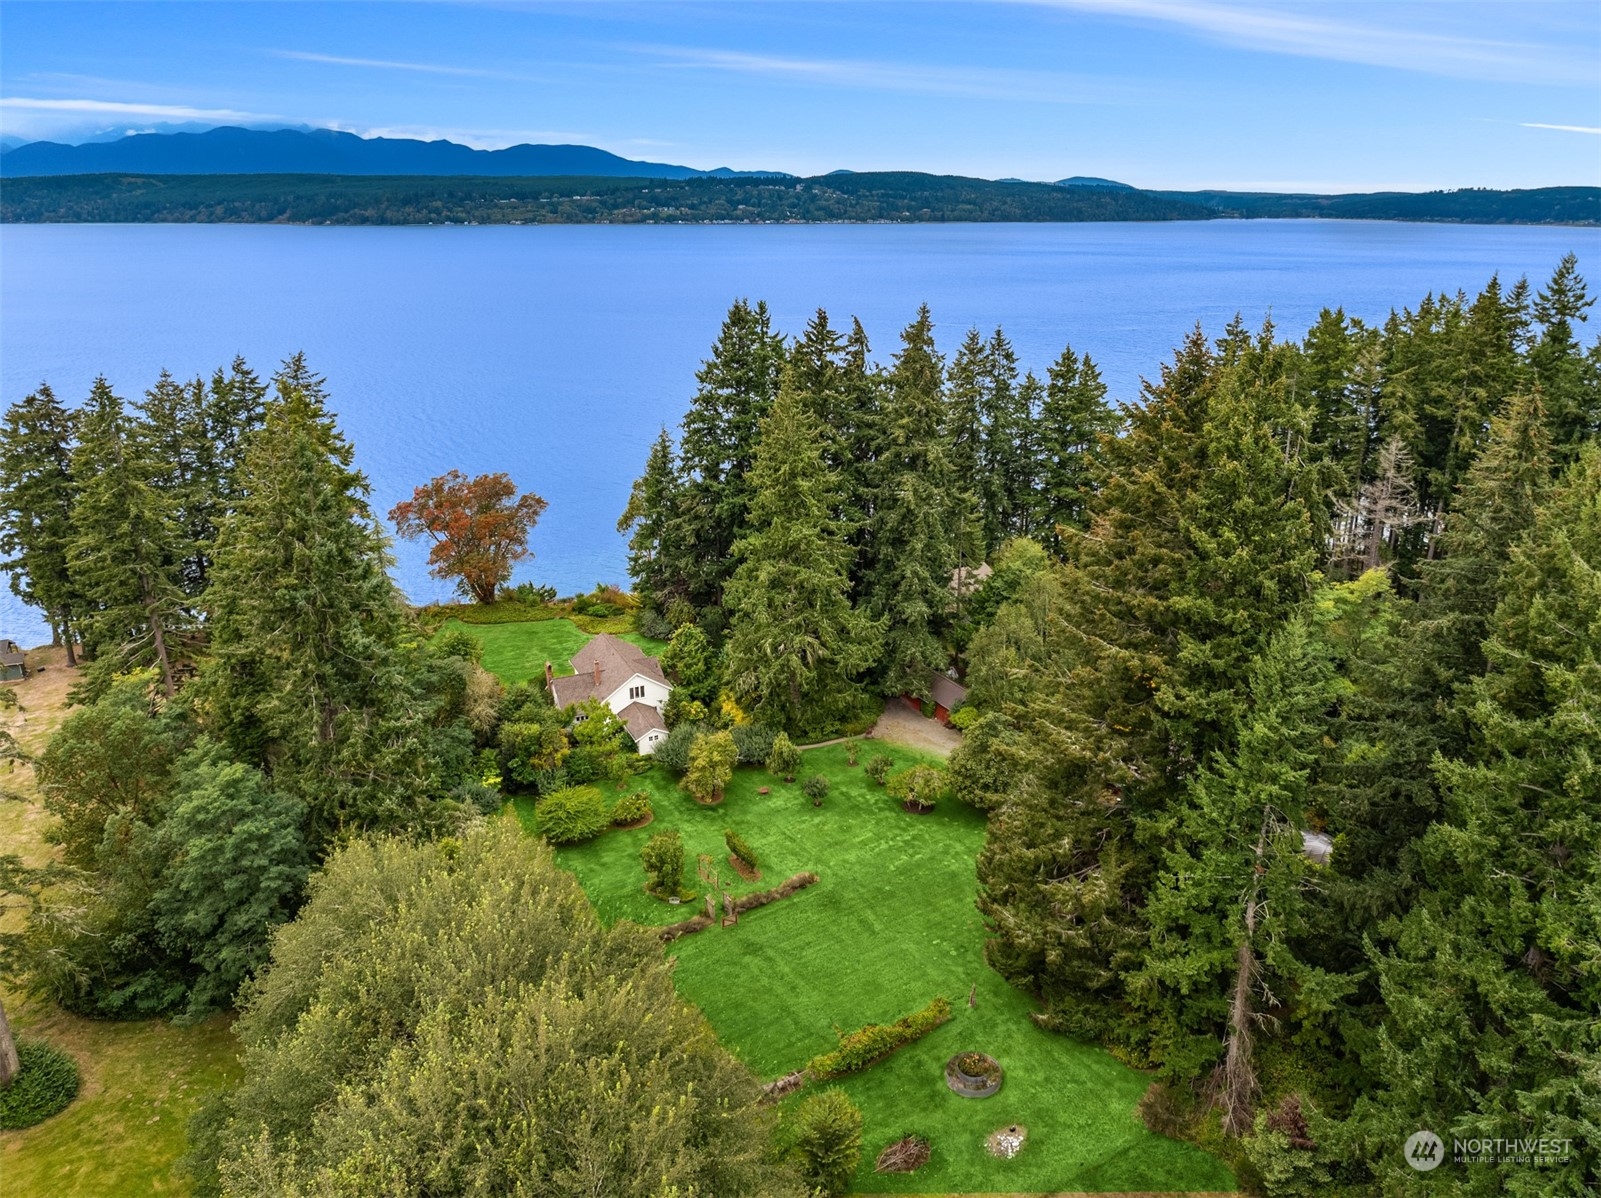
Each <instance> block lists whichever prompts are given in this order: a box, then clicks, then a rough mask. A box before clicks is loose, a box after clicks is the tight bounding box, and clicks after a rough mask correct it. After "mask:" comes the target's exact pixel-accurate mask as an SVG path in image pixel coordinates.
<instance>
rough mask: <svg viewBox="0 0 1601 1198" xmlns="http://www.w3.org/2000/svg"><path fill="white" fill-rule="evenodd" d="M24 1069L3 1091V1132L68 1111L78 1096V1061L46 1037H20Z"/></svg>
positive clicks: (0, 1114)
mask: <svg viewBox="0 0 1601 1198" xmlns="http://www.w3.org/2000/svg"><path fill="white" fill-rule="evenodd" d="M17 1060H18V1061H19V1062H20V1063H21V1066H22V1068H21V1069H20V1070H19V1071H18V1073H17V1076H16V1077H15V1078H14V1079H13V1080H12V1082H11V1084H10V1085H9V1086H7V1087H6V1088H5V1089H4V1090H0V1131H17V1130H19V1129H21V1128H24V1127H32V1126H33V1125H34V1124H35V1123H43V1122H44V1121H45V1120H46V1119H48V1118H50V1116H51V1115H54V1114H57V1113H58V1112H60V1111H64V1110H66V1109H67V1107H68V1106H69V1105H70V1104H71V1102H72V1100H73V1099H74V1098H76V1097H77V1096H78V1062H77V1061H75V1060H73V1058H72V1056H71V1055H70V1054H68V1053H65V1052H63V1051H61V1049H59V1048H56V1047H55V1046H54V1045H51V1044H47V1043H45V1042H44V1041H43V1040H18V1041H17Z"/></svg>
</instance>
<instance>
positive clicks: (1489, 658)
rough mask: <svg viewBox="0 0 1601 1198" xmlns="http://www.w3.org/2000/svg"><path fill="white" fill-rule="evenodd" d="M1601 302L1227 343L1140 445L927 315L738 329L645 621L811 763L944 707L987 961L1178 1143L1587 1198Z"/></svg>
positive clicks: (700, 430) (652, 463)
mask: <svg viewBox="0 0 1601 1198" xmlns="http://www.w3.org/2000/svg"><path fill="white" fill-rule="evenodd" d="M1593 302H1594V301H1593V299H1592V297H1590V296H1589V294H1588V293H1587V291H1586V288H1585V285H1584V283H1583V281H1582V279H1580V278H1579V276H1578V274H1577V270H1576V264H1575V261H1574V260H1573V259H1572V258H1571V257H1570V258H1568V259H1567V260H1565V261H1564V262H1563V263H1562V264H1561V265H1560V267H1559V268H1558V269H1557V271H1556V272H1555V274H1554V275H1553V276H1552V278H1551V279H1550V280H1549V282H1548V283H1547V284H1546V285H1545V286H1543V287H1541V288H1539V289H1537V290H1536V289H1534V288H1531V287H1530V286H1529V285H1528V284H1527V283H1526V282H1524V281H1521V280H1520V281H1518V282H1517V283H1516V284H1515V285H1513V286H1511V287H1507V288H1503V286H1502V285H1501V284H1500V282H1499V281H1498V280H1494V279H1492V280H1491V281H1490V283H1489V285H1488V286H1487V287H1486V288H1485V289H1484V290H1483V291H1482V292H1481V293H1480V294H1479V295H1477V296H1476V297H1471V298H1470V297H1467V296H1462V295H1458V296H1443V295H1438V296H1428V297H1425V298H1424V299H1423V300H1422V301H1421V302H1420V303H1419V304H1418V305H1417V307H1416V308H1414V309H1409V310H1405V311H1401V312H1396V313H1393V314H1392V315H1391V316H1390V317H1389V318H1388V319H1387V320H1386V321H1384V322H1383V323H1382V324H1378V325H1374V326H1369V325H1366V324H1364V323H1363V322H1360V321H1357V320H1354V319H1350V318H1348V317H1346V316H1345V315H1344V314H1343V313H1341V312H1339V311H1338V310H1326V311H1325V312H1324V313H1323V315H1322V316H1321V317H1320V319H1319V320H1318V322H1317V323H1316V324H1315V325H1314V326H1313V328H1312V329H1310V330H1309V331H1308V332H1307V334H1306V335H1305V337H1304V339H1302V340H1300V341H1294V340H1284V339H1283V338H1282V337H1281V336H1280V335H1279V333H1278V332H1277V330H1275V329H1274V328H1273V327H1272V326H1271V324H1267V325H1264V326H1262V327H1261V328H1260V329H1259V330H1254V331H1253V330H1252V329H1251V328H1249V327H1248V326H1247V325H1245V324H1244V323H1243V321H1240V320H1238V319H1237V320H1236V321H1235V322H1234V323H1233V324H1231V325H1230V326H1229V328H1228V329H1227V330H1225V331H1224V333H1223V335H1222V336H1221V337H1220V338H1218V339H1217V340H1215V341H1214V340H1211V339H1209V338H1208V337H1207V336H1206V335H1205V334H1204V333H1203V332H1202V331H1201V330H1200V329H1197V330H1196V331H1195V332H1194V333H1193V334H1192V335H1191V336H1190V337H1189V338H1188V339H1187V340H1186V341H1185V343H1184V344H1183V346H1181V347H1180V348H1179V349H1178V351H1177V352H1176V354H1175V356H1174V358H1173V360H1172V361H1171V362H1169V363H1167V364H1165V365H1163V367H1162V369H1161V371H1160V373H1159V375H1158V376H1157V377H1156V378H1155V379H1153V380H1151V381H1150V382H1148V383H1147V384H1146V387H1145V390H1144V393H1143V395H1142V396H1141V401H1140V403H1139V404H1137V405H1134V406H1131V407H1129V408H1127V409H1125V410H1122V411H1114V410H1111V409H1109V408H1108V406H1107V404H1106V400H1105V388H1104V387H1103V386H1102V385H1101V384H1100V382H1099V378H1098V373H1097V371H1096V368H1095V366H1094V363H1093V362H1092V361H1091V360H1090V359H1089V358H1088V357H1087V356H1082V355H1080V354H1078V353H1076V352H1075V351H1074V350H1073V349H1072V348H1068V349H1065V350H1064V351H1063V353H1062V355H1061V357H1060V358H1059V359H1058V360H1057V361H1056V362H1055V363H1053V364H1052V365H1051V366H1050V368H1049V369H1048V370H1047V371H1046V372H1045V377H1044V378H1043V379H1042V378H1040V377H1038V376H1036V375H1035V374H1033V373H1031V372H1027V371H1024V370H1022V369H1021V367H1020V366H1019V364H1018V362H1017V361H1016V357H1015V355H1014V353H1013V352H1012V350H1011V347H1010V344H1009V343H1008V341H1007V339H1006V337H1005V335H1004V333H1003V332H1001V331H1000V330H996V331H995V332H994V333H993V334H991V335H989V336H985V335H982V334H980V333H979V332H978V331H977V330H974V331H972V332H970V333H969V334H968V335H967V337H966V339H965V340H964V341H963V342H962V344H961V346H960V348H959V349H958V351H957V352H956V354H955V355H954V356H953V357H952V358H951V359H949V361H947V360H946V359H945V358H944V357H943V356H942V355H941V354H940V353H939V351H938V349H937V348H936V346H935V344H934V340H933V336H932V320H931V317H930V314H929V313H928V311H927V310H926V309H924V310H923V311H922V312H920V313H919V314H918V316H917V318H916V319H915V320H914V321H913V322H912V323H911V324H910V325H908V326H907V327H906V329H905V330H904V331H903V332H902V334H901V337H900V344H899V345H898V346H897V347H896V351H895V353H894V355H893V358H892V359H891V361H890V363H889V364H888V365H887V366H878V365H876V364H875V363H874V361H873V359H872V358H871V356H870V351H869V347H868V345H867V341H866V338H865V336H864V334H863V333H862V330H861V327H860V325H859V324H855V325H853V326H852V327H851V329H850V330H849V331H848V332H845V333H841V332H839V331H837V330H835V329H834V328H833V327H832V326H831V325H830V323H829V320H828V317H827V315H826V314H824V313H822V312H819V313H818V315H817V317H816V318H815V319H814V320H813V321H812V322H811V324H809V325H808V327H807V328H806V330H805V331H804V332H803V333H802V334H801V335H800V336H798V337H797V338H796V339H795V340H794V341H793V343H792V344H791V343H787V342H786V340H785V339H784V338H783V337H781V336H780V335H779V334H778V333H776V332H775V331H774V330H772V329H771V327H770V322H769V319H768V316H767V313H766V310H765V308H763V307H762V306H761V305H759V304H758V305H755V306H751V305H748V304H745V303H743V302H742V303H740V304H736V305H735V307H734V308H733V309H732V310H731V311H730V313H729V316H728V320H727V322H726V323H725V325H724V328H723V332H722V335H721V336H720V338H719V340H718V342H717V343H716V345H715V346H714V349H713V354H712V357H711V358H710V359H709V360H708V361H707V363H706V365H705V367H704V368H703V370H702V372H701V375H700V382H701V387H700V390H699V392H698V394H697V395H696V397H695V399H694V401H693V402H692V404H691V406H690V409H689V411H688V413H687V415H686V416H685V418H684V422H683V426H682V429H681V432H680V434H679V436H678V437H677V438H676V439H674V438H672V437H670V436H669V435H668V434H667V433H666V431H665V430H664V431H663V433H662V435H661V437H660V439H659V440H658V441H657V443H656V445H655V447H654V448H653V449H652V451H651V453H650V456H649V460H648V462H647V464H646V469H645V472H644V474H643V475H642V476H641V478H640V480H639V481H638V483H637V484H636V486H635V490H634V495H633V500H632V502H631V503H630V505H629V508H628V510H627V512H626V513H625V515H624V519H623V521H622V523H621V525H620V527H621V528H623V529H624V530H627V531H630V532H631V534H632V541H631V558H630V563H631V571H632V573H633V577H634V580H635V587H636V593H637V594H638V595H639V596H640V598H641V599H642V600H643V601H644V602H645V603H646V604H647V605H652V606H653V607H654V608H655V609H656V610H657V611H658V612H660V613H662V616H663V619H664V623H665V624H666V625H669V626H671V625H675V624H676V625H679V631H678V632H677V633H675V634H674V637H675V642H676V641H678V640H679V639H680V638H691V637H692V638H693V639H694V640H695V642H696V644H697V645H700V646H703V647H704V646H708V645H709V646H711V648H712V651H713V653H714V654H717V655H719V656H720V658H721V663H722V665H721V670H720V671H718V672H717V673H719V675H720V678H721V682H722V684H723V686H724V687H726V689H727V691H728V692H729V693H730V694H731V696H732V697H733V699H734V700H735V701H736V702H737V703H738V704H740V705H741V707H742V708H743V709H745V710H750V711H754V712H756V713H758V715H759V717H760V718H764V719H768V720H770V721H772V722H774V723H775V724H779V725H782V726H785V727H789V728H796V727H799V728H800V729H801V730H803V731H804V730H812V731H815V730H816V725H814V726H813V727H812V728H811V729H807V717H808V716H810V717H812V719H814V720H822V719H826V718H829V717H832V718H838V717H839V715H840V714H842V712H843V711H845V710H848V709H849V707H850V706H851V703H852V702H853V700H852V699H851V696H852V695H855V694H859V693H860V692H861V691H871V692H877V693H878V694H880V695H883V696H893V695H896V694H900V693H902V692H905V691H910V692H912V693H914V694H919V695H925V696H926V695H927V694H928V693H929V692H928V689H927V688H928V678H929V676H930V672H931V671H940V672H945V671H950V672H952V673H955V672H958V671H959V672H960V673H961V675H962V676H963V677H964V678H965V680H966V682H967V684H968V685H969V687H970V692H969V697H968V702H967V704H966V706H965V708H964V709H962V710H960V711H958V712H957V713H956V716H955V722H956V723H958V724H959V725H960V726H962V727H964V728H965V730H966V735H965V739H964V743H963V745H962V746H961V748H959V749H958V750H957V752H956V754H955V756H954V758H953V759H952V763H951V779H952V788H953V789H954V791H955V793H956V794H957V795H958V796H959V797H961V798H963V799H965V800H966V801H968V802H971V803H973V804H975V805H977V806H979V807H981V808H983V809H984V810H986V811H987V812H988V816H989V838H988V843H987V847H986V848H985V850H984V852H983V854H982V856H981V857H980V860H979V882H980V898H979V905H980V908H981V910H982V911H983V913H984V915H985V917H986V920H987V922H988V926H989V929H990V935H991V939H990V942H989V949H988V952H989V959H990V962H991V964H992V965H993V966H994V967H995V968H996V969H998V970H999V971H1000V972H1002V973H1003V974H1004V975H1005V976H1006V977H1008V978H1009V979H1010V980H1011V981H1013V982H1014V984H1016V985H1019V986H1021V987H1024V988H1025V989H1027V990H1028V991H1029V992H1031V993H1032V994H1034V995H1035V996H1036V997H1037V999H1038V1000H1039V1001H1040V1004H1041V1009H1040V1011H1039V1013H1038V1015H1037V1016H1036V1019H1037V1020H1038V1021H1039V1022H1040V1023H1041V1024H1042V1025H1043V1026H1047V1027H1050V1028H1054V1029H1056V1030H1058V1031H1061V1032H1063V1033H1066V1034H1070V1035H1074V1036H1079V1037H1085V1038H1089V1039H1094V1040H1096V1041H1099V1042H1100V1043H1102V1044H1105V1045H1106V1046H1107V1047H1108V1048H1110V1049H1111V1050H1112V1051H1113V1052H1114V1053H1115V1054H1116V1055H1118V1056H1119V1057H1121V1058H1122V1059H1124V1060H1126V1061H1128V1062H1129V1063H1132V1064H1135V1065H1138V1066H1141V1067H1146V1068H1150V1069H1153V1070H1155V1071H1156V1074H1157V1077H1158V1079H1159V1081H1158V1083H1157V1084H1156V1085H1155V1086H1154V1087H1153V1088H1152V1090H1151V1092H1150V1093H1149V1094H1148V1095H1147V1097H1146V1100H1145V1102H1144V1104H1143V1105H1142V1113H1143V1114H1144V1116H1145V1117H1146V1119H1147V1121H1148V1122H1149V1123H1150V1125H1151V1126H1152V1127H1154V1128H1157V1129H1159V1130H1162V1131H1164V1132H1167V1133H1168V1134H1172V1135H1180V1136H1184V1137H1186V1138H1192V1139H1194V1140H1195V1141H1196V1142H1198V1143H1201V1144H1204V1145H1207V1146H1209V1147H1212V1148H1214V1149H1215V1150H1217V1151H1220V1152H1222V1153H1224V1154H1225V1156H1226V1157H1227V1158H1228V1159H1229V1160H1230V1161H1231V1162H1233V1163H1234V1164H1235V1165H1236V1167H1237V1168H1239V1169H1240V1171H1241V1175H1242V1177H1243V1178H1244V1179H1245V1180H1246V1183H1247V1184H1248V1185H1249V1186H1251V1187H1252V1188H1261V1189H1263V1190H1264V1191H1265V1192H1269V1193H1273V1194H1303V1193H1304V1194H1313V1193H1319V1194H1321V1193H1331V1192H1342V1193H1350V1194H1364V1193H1369V1192H1372V1190H1373V1189H1374V1188H1376V1187H1382V1188H1384V1189H1385V1190H1386V1191H1392V1190H1393V1191H1395V1192H1408V1191H1409V1189H1410V1187H1411V1186H1412V1185H1413V1184H1414V1182H1415V1181H1417V1180H1418V1179H1419V1178H1420V1177H1421V1174H1419V1173H1417V1172H1415V1171H1414V1170H1413V1169H1412V1168H1411V1166H1409V1165H1408V1164H1407V1162H1406V1161H1405V1159H1404V1157H1403V1154H1402V1152H1401V1151H1400V1148H1401V1145H1402V1143H1403V1141H1405V1140H1406V1139H1407V1137H1408V1136H1409V1135H1410V1134H1411V1133H1412V1132H1414V1131H1417V1130H1419V1129H1420V1128H1427V1129H1432V1130H1433V1131H1434V1132H1436V1133H1437V1134H1439V1135H1440V1136H1441V1137H1443V1138H1444V1139H1445V1141H1446V1144H1447V1149H1446V1151H1447V1152H1448V1153H1449V1152H1450V1151H1451V1150H1450V1147H1449V1146H1450V1145H1451V1143H1452V1142H1453V1139H1460V1140H1464V1141H1466V1140H1479V1139H1491V1140H1493V1139H1496V1138H1500V1139H1502V1140H1518V1139H1522V1140H1531V1139H1539V1138H1540V1137H1546V1138H1548V1139H1555V1140H1557V1141H1560V1143H1561V1145H1562V1147H1561V1148H1560V1150H1559V1151H1558V1152H1557V1153H1556V1154H1555V1155H1556V1156H1558V1157H1560V1160H1546V1161H1543V1162H1541V1163H1540V1164H1539V1167H1534V1166H1531V1165H1529V1164H1528V1163H1527V1162H1526V1161H1522V1162H1520V1161H1518V1160H1497V1161H1489V1160H1479V1161H1476V1162H1469V1163H1465V1164H1456V1163H1454V1162H1450V1161H1448V1169H1447V1170H1446V1171H1442V1173H1441V1174H1437V1175H1435V1176H1434V1177H1433V1178H1432V1181H1433V1183H1434V1185H1435V1187H1436V1191H1438V1188H1439V1187H1441V1186H1443V1187H1445V1189H1446V1190H1448V1191H1449V1192H1457V1193H1464V1194H1467V1193H1485V1194H1489V1193H1513V1194H1528V1195H1535V1194H1540V1195H1549V1194H1556V1193H1571V1194H1579V1193H1582V1192H1585V1191H1586V1189H1587V1187H1590V1186H1593V1185H1594V1184H1595V1183H1596V1181H1597V1179H1598V1176H1601V1157H1598V1155H1597V1153H1598V1151H1601V1149H1598V1145H1601V1135H1598V1133H1601V1125H1598V1123H1597V1120H1596V1116H1595V1110H1594V1106H1593V1102H1591V1101H1590V1097H1587V1096H1591V1097H1593V1094H1594V1093H1595V1091H1596V1086H1597V1083H1598V1080H1601V1072H1598V1070H1601V1040H1598V1039H1597V1028H1598V1027H1601V990H1598V989H1597V978H1598V973H1597V968H1598V962H1601V902H1598V901H1597V899H1598V896H1601V872H1598V869H1601V855H1598V854H1601V769H1598V768H1597V765H1596V762H1597V761H1598V760H1601V739H1598V731H1597V729H1598V721H1597V715H1598V714H1601V586H1598V583H1597V577H1598V575H1597V565H1598V563H1601V445H1598V443H1597V434H1598V432H1601V342H1592V343H1591V344H1590V345H1589V346H1588V347H1586V346H1585V345H1584V344H1583V343H1582V342H1581V340H1580V336H1579V333H1578V326H1579V323H1580V322H1581V321H1583V320H1584V319H1585V314H1586V312H1587V311H1588V310H1589V309H1590V308H1591V306H1592V305H1593ZM786 346H787V348H786ZM980 562H988V563H993V567H994V573H993V574H992V575H990V577H989V578H988V579H987V580H986V581H984V582H983V584H982V585H981V586H978V587H976V588H975V589H973V590H972V591H969V590H968V589H967V588H966V587H964V586H960V585H956V584H955V583H954V582H953V579H963V578H965V577H966V574H965V573H956V574H953V572H957V571H963V572H965V571H968V570H971V569H972V568H973V567H974V566H976V565H977V564H978V563H980ZM719 645H720V646H721V648H720V651H719V650H718V648H717V647H718V646H719ZM713 689H715V687H714V688H713ZM831 705H832V710H831ZM1308 833H1321V834H1323V835H1325V836H1327V837H1328V838H1330V839H1331V840H1332V846H1333V847H1332V852H1331V853H1329V854H1328V855H1327V856H1326V858H1325V857H1323V856H1322V855H1321V854H1309V853H1308V851H1307V842H1306V840H1305V836H1306V834H1308ZM1436 1191H1431V1192H1436ZM1441 1192H1443V1191H1441Z"/></svg>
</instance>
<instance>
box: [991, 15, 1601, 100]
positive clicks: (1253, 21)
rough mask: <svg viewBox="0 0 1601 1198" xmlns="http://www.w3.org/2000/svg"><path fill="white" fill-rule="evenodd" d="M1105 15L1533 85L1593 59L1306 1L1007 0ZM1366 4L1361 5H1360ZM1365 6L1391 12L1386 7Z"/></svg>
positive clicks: (1255, 45)
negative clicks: (1367, 17) (1329, 10)
mask: <svg viewBox="0 0 1601 1198" xmlns="http://www.w3.org/2000/svg"><path fill="white" fill-rule="evenodd" d="M1007 2H1008V3H1019V4H1030V5H1035V6H1043V7H1048V8H1058V9H1067V10H1072V11H1078V12H1092V13H1098V14H1103V15H1105V16H1108V17H1113V18H1121V19H1131V20H1136V21H1145V22H1154V23H1159V24H1166V25H1175V26H1178V27H1181V28H1184V29H1188V30H1191V31H1192V32H1195V33H1198V34H1201V35H1203V36H1205V37H1208V38H1210V39H1212V40H1214V41H1219V42H1223V43H1225V44H1228V45H1234V46H1242V47H1245V48H1248V49H1253V50H1267V51H1272V52H1276V53H1280V54H1292V55H1297V56H1300V57H1306V58H1327V59H1334V60H1337V61H1341V62H1355V63H1363V64H1365V65H1368V66H1382V67H1394V68H1397V69H1400V70H1408V71H1422V72H1425V73H1428V74H1436V75H1451V76H1460V77H1465V78H1472V79H1499V80H1519V81H1523V82H1531V83H1551V84H1590V83H1593V82H1594V78H1595V63H1594V61H1593V58H1591V57H1590V56H1589V55H1588V54H1578V53H1569V52H1565V51H1564V50H1563V49H1562V48H1561V47H1558V46H1554V45H1550V44H1545V45H1540V44H1535V43H1531V42H1525V41H1517V40H1512V39H1504V38H1488V37H1465V36H1462V35H1460V34H1456V33H1447V32H1439V31H1437V30H1430V29H1423V28H1408V27H1406V26H1403V25H1401V24H1398V23H1396V22H1395V21H1393V20H1392V21H1389V22H1387V23H1384V24H1379V23H1364V22H1359V21H1351V20H1348V19H1346V17H1345V14H1348V13H1350V12H1352V11H1353V10H1354V8H1355V7H1356V6H1351V5H1345V6H1341V7H1340V8H1338V9H1336V10H1335V11H1336V12H1338V13H1339V14H1341V15H1340V16H1338V17H1332V16H1324V15H1319V14H1318V13H1317V12H1316V11H1315V10H1313V9H1311V8H1310V7H1308V6H1305V5H1299V6H1296V7H1294V8H1290V7H1286V6H1280V7H1267V6H1265V5H1262V4H1223V3H1216V2H1215V0H1007ZM1364 7H1367V6H1364ZM1367 11H1369V12H1381V13H1384V12H1393V11H1395V10H1393V9H1390V8H1388V7H1387V6H1372V7H1368V8H1367Z"/></svg>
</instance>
